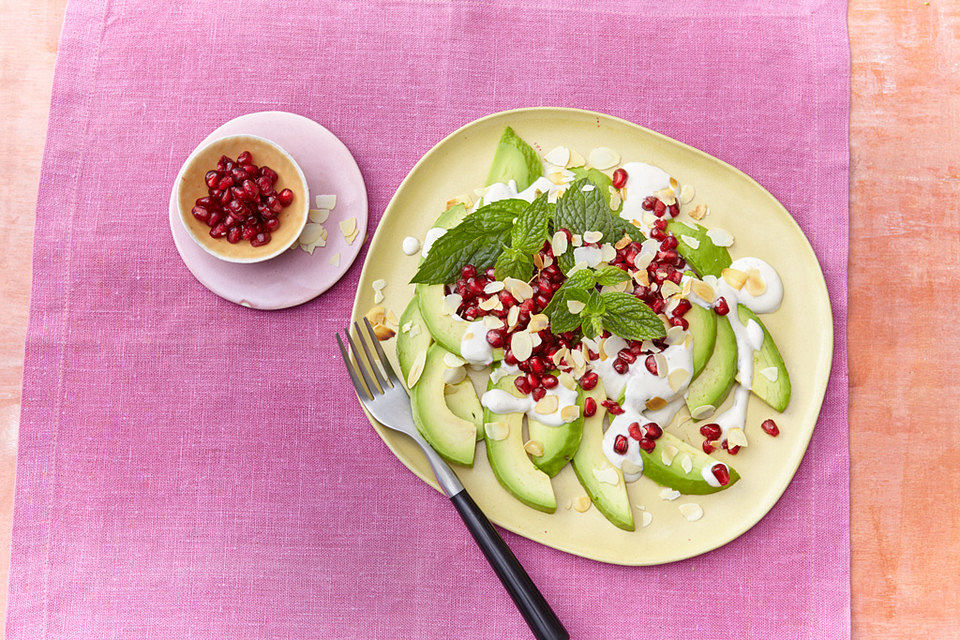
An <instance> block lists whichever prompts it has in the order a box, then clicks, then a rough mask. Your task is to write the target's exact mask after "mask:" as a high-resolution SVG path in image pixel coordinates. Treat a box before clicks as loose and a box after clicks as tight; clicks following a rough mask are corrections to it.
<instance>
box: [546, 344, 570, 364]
mask: <svg viewBox="0 0 960 640" xmlns="http://www.w3.org/2000/svg"><path fill="white" fill-rule="evenodd" d="M568 355H570V349H567V348H566V347H560V349H559V350H558V351H557V352H556V353H555V354H553V356H552V357H551V358H550V359H551V360H553V364H555V365H556V366H558V367H559V366H560V363H561V362H563V359H564V358H566V357H567V356H568Z"/></svg>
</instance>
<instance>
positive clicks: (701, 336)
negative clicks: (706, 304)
mask: <svg viewBox="0 0 960 640" xmlns="http://www.w3.org/2000/svg"><path fill="white" fill-rule="evenodd" d="M683 318H684V320H686V321H687V322H688V323H690V326H689V327H688V331H690V335H691V336H692V337H693V377H692V378H691V380H696V379H697V376H699V375H700V372H701V371H703V368H704V367H705V366H707V361H709V360H710V356H711V355H712V354H713V346H714V344H716V341H717V314H715V313H714V312H713V311H712V310H711V309H705V308H703V307H701V306H700V305H696V304H695V305H693V307H691V308H690V310H689V311H687V312H686V313H685V314H684V315H683Z"/></svg>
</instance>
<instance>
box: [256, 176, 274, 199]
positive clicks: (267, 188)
mask: <svg viewBox="0 0 960 640" xmlns="http://www.w3.org/2000/svg"><path fill="white" fill-rule="evenodd" d="M257 188H258V189H260V193H262V194H264V195H266V196H272V195H273V183H272V182H270V180H269V178H267V177H266V176H260V177H259V178H257Z"/></svg>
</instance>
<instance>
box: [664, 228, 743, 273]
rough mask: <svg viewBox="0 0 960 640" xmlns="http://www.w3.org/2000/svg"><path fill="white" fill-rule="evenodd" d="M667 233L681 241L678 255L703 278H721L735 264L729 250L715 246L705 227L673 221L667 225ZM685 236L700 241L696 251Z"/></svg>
mask: <svg viewBox="0 0 960 640" xmlns="http://www.w3.org/2000/svg"><path fill="white" fill-rule="evenodd" d="M667 231H669V232H670V233H672V234H673V235H675V236H676V237H677V240H678V241H679V245H678V246H677V253H679V254H680V255H681V256H682V257H683V259H684V260H686V261H687V264H689V265H690V266H691V267H693V269H694V270H695V271H696V272H697V273H698V274H700V277H701V278H702V277H703V276H716V277H718V278H719V277H720V273H721V272H722V271H723V270H724V269H726V268H727V267H729V266H730V265H731V264H732V263H733V260H731V259H730V252H729V251H727V248H726V247H718V246H717V245H715V244H714V243H713V240H711V239H710V236H708V235H707V228H706V227H704V226H703V225H699V224H696V223H691V222H686V221H682V220H671V221H670V222H668V223H667ZM683 236H689V237H691V238H696V239H697V240H698V241H699V244H698V245H697V248H696V249H694V248H693V247H691V246H690V245H689V244H687V243H686V242H685V241H684V239H683Z"/></svg>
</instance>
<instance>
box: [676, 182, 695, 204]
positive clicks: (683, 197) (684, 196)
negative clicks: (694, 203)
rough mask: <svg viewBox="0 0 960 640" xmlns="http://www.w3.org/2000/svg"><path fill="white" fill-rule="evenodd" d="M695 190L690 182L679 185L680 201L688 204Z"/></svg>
mask: <svg viewBox="0 0 960 640" xmlns="http://www.w3.org/2000/svg"><path fill="white" fill-rule="evenodd" d="M696 193H697V190H696V189H694V188H693V185H692V184H685V185H683V186H682V187H680V202H682V203H683V204H689V203H690V201H691V200H693V197H694V196H695V195H696Z"/></svg>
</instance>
